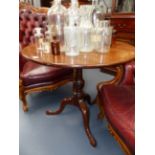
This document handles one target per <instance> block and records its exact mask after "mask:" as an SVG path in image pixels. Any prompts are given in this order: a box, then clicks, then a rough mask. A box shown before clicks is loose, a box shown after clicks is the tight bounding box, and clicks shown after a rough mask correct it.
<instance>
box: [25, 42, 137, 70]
mask: <svg viewBox="0 0 155 155" xmlns="http://www.w3.org/2000/svg"><path fill="white" fill-rule="evenodd" d="M134 50H135V48H134V47H133V46H132V45H130V44H127V43H124V42H115V43H114V44H113V45H112V46H111V48H110V51H109V52H108V53H106V54H104V53H99V52H95V51H92V52H89V53H80V55H78V56H66V55H65V53H61V54H60V55H52V54H51V53H43V54H42V56H38V55H37V51H36V46H35V44H30V45H28V46H26V47H25V48H24V49H23V50H22V55H23V56H24V57H25V58H26V59H28V60H31V61H34V62H37V63H40V64H44V65H51V66H57V67H72V68H99V67H104V66H111V65H116V64H121V63H125V62H127V61H130V60H133V59H134V57H135V53H134Z"/></svg>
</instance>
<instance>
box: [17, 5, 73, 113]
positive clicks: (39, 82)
mask: <svg viewBox="0 0 155 155" xmlns="http://www.w3.org/2000/svg"><path fill="white" fill-rule="evenodd" d="M46 18H47V17H46V14H45V13H40V12H39V9H30V7H28V9H27V8H25V9H23V8H22V9H21V10H20V12H19V42H20V50H21V49H22V48H24V47H25V46H27V45H28V44H29V43H32V42H34V36H33V29H34V28H35V27H36V26H40V27H42V28H43V31H44V30H45V29H46V24H47V23H46V20H47V19H46ZM19 70H20V75H19V77H20V86H19V91H20V92H19V94H20V99H21V100H22V103H23V110H24V111H28V105H27V102H26V95H27V94H29V93H32V92H36V91H45V90H52V89H56V88H57V87H59V86H62V85H64V84H66V83H67V82H70V81H72V76H73V71H72V69H70V68H66V69H64V68H56V67H49V66H44V65H40V64H37V63H34V62H31V61H28V60H26V59H25V58H24V57H22V55H21V54H20V52H19Z"/></svg>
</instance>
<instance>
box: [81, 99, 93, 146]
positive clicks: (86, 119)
mask: <svg viewBox="0 0 155 155" xmlns="http://www.w3.org/2000/svg"><path fill="white" fill-rule="evenodd" d="M79 108H80V110H81V113H82V116H83V123H84V128H85V132H86V134H87V136H88V138H89V142H90V144H91V145H92V146H94V147H95V146H96V140H95V138H94V137H93V136H92V134H91V131H90V128H89V109H88V107H87V105H86V104H85V103H84V102H79Z"/></svg>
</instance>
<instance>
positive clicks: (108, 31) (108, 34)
mask: <svg viewBox="0 0 155 155" xmlns="http://www.w3.org/2000/svg"><path fill="white" fill-rule="evenodd" d="M112 30H113V27H112V26H109V27H104V28H103V30H102V33H101V41H100V43H99V46H98V49H97V51H98V52H100V53H107V52H108V51H109V49H110V46H111V39H112Z"/></svg>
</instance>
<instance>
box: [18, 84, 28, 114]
mask: <svg viewBox="0 0 155 155" xmlns="http://www.w3.org/2000/svg"><path fill="white" fill-rule="evenodd" d="M19 98H20V100H21V101H22V107H23V111H24V112H27V111H28V105H27V102H26V95H25V93H24V88H23V87H22V86H21V85H20V86H19Z"/></svg>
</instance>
